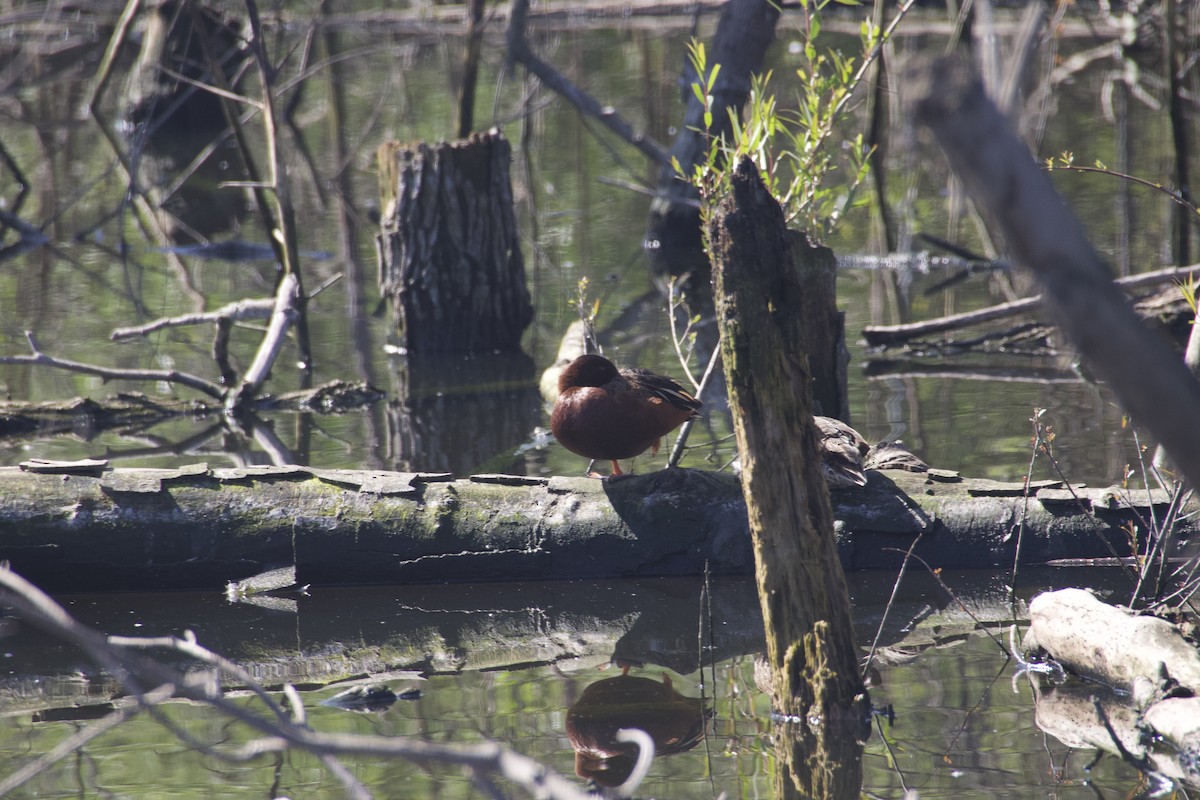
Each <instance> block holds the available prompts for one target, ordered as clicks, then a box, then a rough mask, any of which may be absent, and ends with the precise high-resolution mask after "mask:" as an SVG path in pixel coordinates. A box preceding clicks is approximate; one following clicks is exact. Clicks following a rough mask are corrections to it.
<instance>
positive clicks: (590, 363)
mask: <svg viewBox="0 0 1200 800" xmlns="http://www.w3.org/2000/svg"><path fill="white" fill-rule="evenodd" d="M616 377H617V368H616V366H614V365H613V363H612V362H611V361H609V360H608V359H607V358H605V357H604V356H598V355H596V354H595V353H588V354H587V355H583V356H580V357H579V358H577V359H575V360H574V361H572V362H571V363H570V364H567V367H566V369H564V370H563V371H562V374H561V375H559V376H558V393H559V394H562V393H563V392H565V391H566V390H567V389H573V388H575V387H577V386H604V385H606V384H608V383H609V382H610V381H612V380H613V379H614V378H616Z"/></svg>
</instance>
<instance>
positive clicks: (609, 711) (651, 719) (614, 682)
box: [567, 673, 712, 786]
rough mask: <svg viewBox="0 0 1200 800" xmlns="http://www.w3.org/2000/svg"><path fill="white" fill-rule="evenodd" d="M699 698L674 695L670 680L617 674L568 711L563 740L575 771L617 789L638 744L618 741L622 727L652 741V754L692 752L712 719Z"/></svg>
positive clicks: (597, 684) (585, 693)
mask: <svg viewBox="0 0 1200 800" xmlns="http://www.w3.org/2000/svg"><path fill="white" fill-rule="evenodd" d="M711 713H712V712H710V711H708V710H707V709H705V708H704V705H703V702H702V701H701V700H700V699H699V698H695V697H684V696H683V695H681V694H680V693H679V692H677V691H675V689H674V687H672V685H671V679H670V678H669V677H667V675H666V674H665V673H664V674H663V679H662V682H661V683H659V682H658V681H656V680H652V679H650V678H639V677H635V676H631V675H619V676H617V677H615V678H605V679H603V680H599V681H596V682H595V683H593V684H592V685H591V686H589V687H587V688H586V689H584V690H583V694H581V695H580V696H579V699H578V700H577V701H575V704H574V705H572V706H571V707H570V708H569V709H567V738H568V739H570V740H571V746H572V747H574V748H575V772H576V773H577V774H578V775H579V777H581V778H587V779H590V780H594V781H595V782H596V783H598V784H600V785H601V786H618V785H620V784H621V783H624V782H625V779H626V778H627V777H629V773H630V771H631V770H632V769H633V766H634V764H635V763H637V755H638V753H637V745H635V744H631V743H628V742H618V741H617V731H618V730H620V729H621V728H640V729H641V730H644V731H645V732H646V733H647V734H649V735H650V738H651V739H653V740H654V747H655V755H663V756H665V755H671V754H672V753H682V752H685V751H687V750H691V749H692V748H693V747H695V746H696V745H697V744H699V743H700V740H701V739H703V738H704V726H705V721H706V720H707V719H708V718H709V717H710V716H711Z"/></svg>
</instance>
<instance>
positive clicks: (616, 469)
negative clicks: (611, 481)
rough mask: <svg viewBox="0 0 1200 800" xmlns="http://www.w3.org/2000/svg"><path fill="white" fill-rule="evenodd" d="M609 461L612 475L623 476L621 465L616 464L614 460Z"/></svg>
mask: <svg viewBox="0 0 1200 800" xmlns="http://www.w3.org/2000/svg"><path fill="white" fill-rule="evenodd" d="M610 460H611V461H612V467H613V468H612V474H613V475H624V474H625V473H624V472H621V465H620V464H618V463H617V460H616V459H615V458H614V459H610Z"/></svg>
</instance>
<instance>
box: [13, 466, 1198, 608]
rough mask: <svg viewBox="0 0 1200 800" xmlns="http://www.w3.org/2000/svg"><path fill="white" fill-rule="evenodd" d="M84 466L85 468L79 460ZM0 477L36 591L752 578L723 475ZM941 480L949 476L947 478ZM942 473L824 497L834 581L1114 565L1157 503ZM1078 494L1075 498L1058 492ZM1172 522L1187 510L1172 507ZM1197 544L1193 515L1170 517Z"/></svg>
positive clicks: (290, 472)
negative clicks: (284, 572) (285, 570)
mask: <svg viewBox="0 0 1200 800" xmlns="http://www.w3.org/2000/svg"><path fill="white" fill-rule="evenodd" d="M88 471H93V472H94V469H93V468H91V467H89V468H88ZM56 472H57V474H37V473H34V472H29V471H24V470H21V469H18V468H15V467H3V468H0V498H3V499H2V500H0V560H8V561H9V562H11V564H12V566H13V568H14V569H15V570H16V571H18V572H20V573H21V574H23V575H25V576H26V577H28V578H29V579H30V580H32V581H34V582H36V583H38V584H39V585H41V586H43V587H45V588H47V589H49V590H52V591H89V590H120V589H126V590H128V589H168V590H176V589H189V588H215V587H219V586H221V585H223V584H224V583H225V582H227V581H234V580H240V579H242V578H245V577H248V576H251V575H255V574H257V573H260V572H263V571H265V570H268V569H271V568H275V567H279V566H282V565H295V567H296V572H297V580H298V581H299V582H300V583H302V584H314V585H339V584H342V585H348V584H366V583H393V584H394V583H441V582H471V581H500V580H530V579H537V580H545V579H565V578H582V577H594V578H617V577H638V576H660V575H683V574H699V573H702V572H703V571H704V569H705V567H706V565H707V566H709V567H710V568H711V569H712V570H713V571H714V572H716V573H724V574H749V573H750V572H751V571H752V570H753V557H752V552H751V547H750V536H749V533H748V529H747V523H746V508H745V505H744V503H743V501H742V497H741V491H740V487H739V484H738V480H737V478H736V477H734V476H732V475H724V474H719V473H711V472H702V471H698V470H690V469H672V470H663V471H660V472H655V473H649V474H646V475H636V476H631V477H629V478H626V479H623V480H618V481H615V482H614V481H598V480H593V479H587V478H565V477H551V478H539V477H523V476H513V475H475V476H472V477H470V478H462V479H457V480H456V479H454V478H453V477H452V476H450V475H447V474H421V473H396V472H381V471H380V472H375V471H362V470H322V469H313V468H307V467H248V468H239V469H218V468H209V467H208V466H207V465H206V464H196V465H192V466H187V467H181V468H179V469H170V470H163V469H117V470H109V471H105V472H103V473H101V474H100V475H99V476H98V477H97V476H96V475H94V474H92V475H88V474H78V475H75V474H63V471H62V469H61V468H59V469H57V470H56ZM948 481H949V482H948ZM1029 494H1030V496H1029V497H1028V498H1026V496H1025V490H1024V487H1023V486H1022V485H1021V484H1001V483H997V482H994V481H986V480H958V479H956V478H954V477H953V475H952V474H948V473H944V472H939V471H931V472H930V473H929V474H928V475H925V474H915V473H908V472H901V471H894V470H887V471H878V472H871V473H869V482H868V485H867V486H865V487H863V488H861V489H846V490H841V491H837V492H834V494H833V503H834V515H835V531H836V533H837V537H838V551H839V556H840V558H841V561H842V564H843V565H844V566H845V567H846V568H847V569H894V568H895V567H896V566H897V565H898V564H899V563H900V562H901V559H902V557H903V556H902V551H903V550H904V549H906V548H908V546H909V545H910V544H911V543H912V541H913V539H914V538H916V537H917V536H920V541H919V542H918V543H917V547H916V551H915V552H916V553H917V554H918V555H921V556H922V557H924V558H925V559H926V560H927V561H928V562H929V563H930V564H932V565H933V566H937V567H947V568H953V567H982V566H991V565H1011V564H1012V563H1013V560H1014V550H1015V547H1016V542H1017V537H1016V536H1015V535H1014V534H1015V532H1016V530H1017V528H1018V526H1019V525H1020V522H1021V519H1022V515H1024V519H1025V532H1024V534H1023V536H1022V537H1020V539H1021V542H1022V551H1021V553H1020V556H1019V558H1020V561H1021V562H1023V563H1027V564H1034V563H1045V562H1049V561H1053V560H1056V559H1067V558H1071V559H1085V558H1102V557H1107V556H1110V555H1113V554H1116V555H1122V556H1123V555H1127V554H1128V553H1129V544H1128V542H1129V533H1128V531H1126V530H1125V529H1124V528H1125V527H1126V526H1132V529H1133V530H1135V531H1141V530H1142V528H1143V520H1146V519H1150V518H1151V514H1150V513H1149V508H1148V506H1147V504H1149V503H1153V504H1154V505H1156V506H1159V509H1158V511H1159V512H1160V514H1159V516H1160V517H1161V511H1162V510H1163V509H1165V508H1166V505H1167V503H1168V498H1167V496H1166V495H1165V494H1163V493H1153V494H1150V493H1147V492H1129V491H1126V490H1123V489H1119V488H1109V489H1086V488H1074V489H1070V490H1068V489H1064V488H1062V486H1061V484H1058V483H1056V482H1053V481H1045V482H1041V483H1033V484H1031V485H1030V487H1029ZM1073 494H1074V495H1075V496H1077V497H1078V502H1076V500H1075V499H1073V497H1072V495H1073ZM1181 516H1183V515H1181ZM1180 525H1181V526H1183V528H1184V530H1182V531H1181V532H1182V533H1194V532H1196V531H1195V529H1196V527H1197V523H1196V521H1195V515H1193V516H1192V517H1185V521H1183V522H1181V523H1180Z"/></svg>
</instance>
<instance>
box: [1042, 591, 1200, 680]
mask: <svg viewBox="0 0 1200 800" xmlns="http://www.w3.org/2000/svg"><path fill="white" fill-rule="evenodd" d="M1029 622H1030V628H1029V634H1028V636H1026V638H1025V645H1024V646H1025V649H1026V650H1029V651H1032V650H1036V649H1039V648H1040V649H1042V650H1045V651H1046V652H1048V653H1049V654H1050V655H1051V656H1053V658H1054V660H1055V661H1057V662H1059V663H1060V664H1062V665H1063V667H1065V668H1066V669H1067V670H1068V671H1069V672H1072V673H1074V674H1076V675H1081V676H1083V677H1086V678H1090V679H1092V680H1095V681H1100V682H1101V683H1105V684H1108V685H1109V686H1112V687H1115V688H1118V689H1124V690H1126V691H1134V692H1135V693H1136V692H1137V691H1138V687H1137V684H1138V682H1139V681H1149V682H1150V683H1151V684H1154V685H1157V684H1159V683H1161V682H1162V681H1164V680H1165V679H1166V677H1167V676H1170V679H1171V680H1173V681H1176V682H1178V683H1179V684H1180V685H1182V686H1184V687H1186V688H1188V689H1190V690H1192V691H1194V692H1200V652H1197V650H1196V648H1195V647H1194V646H1193V645H1192V644H1190V643H1189V642H1187V641H1186V640H1185V639H1184V638H1183V635H1182V634H1181V633H1180V632H1179V629H1178V628H1176V627H1175V626H1174V625H1172V624H1171V623H1170V622H1168V621H1167V620H1165V619H1160V618H1159V617H1152V616H1145V615H1138V614H1134V613H1133V612H1132V611H1129V610H1128V609H1124V608H1118V607H1116V606H1110V605H1108V604H1107V603H1103V602H1101V601H1100V600H1098V599H1097V598H1096V596H1095V595H1093V594H1092V593H1091V592H1088V591H1085V590H1083V589H1061V590H1059V591H1057V592H1046V593H1045V594H1040V595H1038V596H1037V597H1035V598H1034V599H1033V601H1032V602H1031V603H1030V604H1029Z"/></svg>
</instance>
